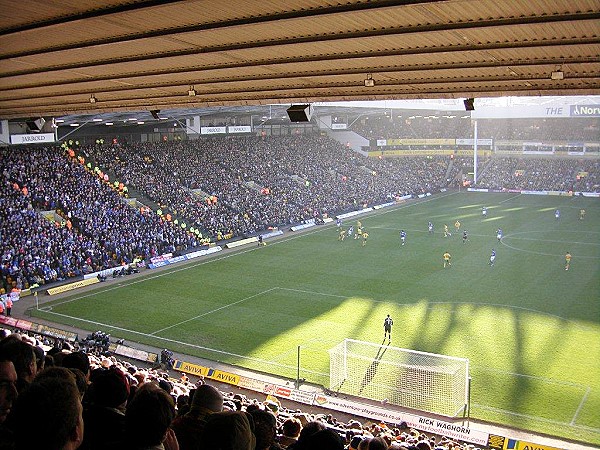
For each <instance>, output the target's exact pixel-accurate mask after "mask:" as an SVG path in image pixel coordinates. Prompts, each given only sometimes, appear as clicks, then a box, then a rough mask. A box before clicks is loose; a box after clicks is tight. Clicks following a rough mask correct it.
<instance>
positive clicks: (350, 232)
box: [348, 225, 354, 237]
mask: <svg viewBox="0 0 600 450" xmlns="http://www.w3.org/2000/svg"><path fill="white" fill-rule="evenodd" d="M352 234H354V227H353V226H352V225H350V228H348V237H351V236H352Z"/></svg>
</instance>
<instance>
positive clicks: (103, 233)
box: [0, 147, 197, 291]
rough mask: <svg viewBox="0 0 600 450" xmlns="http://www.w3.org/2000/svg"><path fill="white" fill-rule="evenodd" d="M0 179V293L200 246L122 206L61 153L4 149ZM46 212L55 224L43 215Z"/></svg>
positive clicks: (173, 228) (104, 185)
mask: <svg viewBox="0 0 600 450" xmlns="http://www.w3.org/2000/svg"><path fill="white" fill-rule="evenodd" d="M0 173H1V174H2V177H1V178H0V218H1V219H2V220H1V224H0V233H1V236H2V243H1V247H0V252H1V253H0V258H1V259H0V264H1V271H2V286H0V288H2V289H4V290H5V291H8V290H10V289H12V288H17V289H23V288H25V287H29V286H31V285H33V284H45V283H50V282H53V281H60V280H64V279H66V278H70V277H75V276H79V275H82V274H84V273H86V272H87V273H89V272H96V271H99V270H102V269H106V268H111V267H116V266H119V265H122V264H128V263H131V262H132V261H133V260H134V259H136V258H141V259H148V258H151V257H152V256H156V255H160V254H163V253H166V252H169V251H175V250H177V249H185V248H187V247H191V246H195V245H197V243H196V240H195V238H194V236H191V235H189V234H188V233H186V232H185V231H184V230H182V229H181V228H179V227H176V226H173V224H171V223H168V222H166V221H164V220H163V219H162V218H160V217H159V216H157V215H156V214H152V213H150V212H147V211H142V210H136V209H134V208H132V207H130V206H129V205H127V204H126V203H125V202H124V201H123V199H122V198H121V196H120V195H119V193H118V192H116V191H115V190H113V189H112V188H111V187H110V185H109V184H107V183H104V182H103V181H102V180H101V179H100V178H99V177H98V176H96V175H95V174H94V173H92V172H90V171H89V170H87V169H86V167H85V166H84V165H83V164H81V163H79V162H78V161H77V160H76V159H75V158H70V157H69V156H68V154H67V153H66V152H65V151H64V150H62V149H57V148H46V147H30V148H20V149H19V150H18V151H15V150H10V149H2V150H0ZM48 210H51V211H54V212H56V213H57V214H59V215H60V217H61V219H60V221H55V220H52V221H49V220H47V219H46V218H44V217H43V216H42V215H40V212H41V211H48ZM13 283H14V284H13Z"/></svg>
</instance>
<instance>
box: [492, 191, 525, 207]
mask: <svg viewBox="0 0 600 450" xmlns="http://www.w3.org/2000/svg"><path fill="white" fill-rule="evenodd" d="M521 195H523V194H521V193H519V194H517V195H513V196H512V197H509V198H507V199H506V200H502V201H501V202H498V204H499V205H501V204H502V203H506V202H508V201H510V200H513V199H515V198H517V197H520V196H521Z"/></svg>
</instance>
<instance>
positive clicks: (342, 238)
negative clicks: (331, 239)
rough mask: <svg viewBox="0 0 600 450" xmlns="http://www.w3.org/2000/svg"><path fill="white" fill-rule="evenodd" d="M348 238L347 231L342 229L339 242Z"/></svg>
mask: <svg viewBox="0 0 600 450" xmlns="http://www.w3.org/2000/svg"><path fill="white" fill-rule="evenodd" d="M345 237H346V230H344V229H343V228H341V229H340V235H339V237H338V241H343V240H344V239H345Z"/></svg>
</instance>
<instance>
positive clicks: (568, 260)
mask: <svg viewBox="0 0 600 450" xmlns="http://www.w3.org/2000/svg"><path fill="white" fill-rule="evenodd" d="M569 267H571V253H570V252H567V254H566V255H565V270H569Z"/></svg>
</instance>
